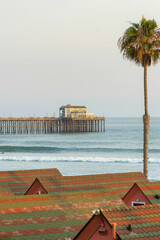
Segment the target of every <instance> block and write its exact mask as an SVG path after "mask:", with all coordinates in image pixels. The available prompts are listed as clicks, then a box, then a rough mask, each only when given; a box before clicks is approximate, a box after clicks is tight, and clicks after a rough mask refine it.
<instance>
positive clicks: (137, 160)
mask: <svg viewBox="0 0 160 240" xmlns="http://www.w3.org/2000/svg"><path fill="white" fill-rule="evenodd" d="M0 161H23V162H93V163H94V162H95V163H96V162H97V163H98V162H99V163H100V162H101V163H103V162H104V163H122V164H123V163H133V164H134V163H135V164H136V163H142V162H143V160H142V159H140V158H113V157H112V158H101V157H57V156H56V157H55V156H38V155H37V156H36V155H34V156H33V155H32V156H9V155H8V156H7V155H1V156H0ZM149 163H151V164H152V163H160V159H149Z"/></svg>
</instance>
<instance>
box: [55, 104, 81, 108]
mask: <svg viewBox="0 0 160 240" xmlns="http://www.w3.org/2000/svg"><path fill="white" fill-rule="evenodd" d="M60 108H86V107H85V106H72V105H69V104H68V105H66V106H62V107H60Z"/></svg>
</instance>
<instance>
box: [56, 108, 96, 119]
mask: <svg viewBox="0 0 160 240" xmlns="http://www.w3.org/2000/svg"><path fill="white" fill-rule="evenodd" d="M59 117H60V118H94V113H87V108H86V107H85V106H71V105H66V106H62V107H60V109H59Z"/></svg>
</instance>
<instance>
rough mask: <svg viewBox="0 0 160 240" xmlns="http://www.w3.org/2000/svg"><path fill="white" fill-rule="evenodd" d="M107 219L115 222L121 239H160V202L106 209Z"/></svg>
mask: <svg viewBox="0 0 160 240" xmlns="http://www.w3.org/2000/svg"><path fill="white" fill-rule="evenodd" d="M104 215H105V217H106V218H107V220H108V221H109V222H110V223H111V222H115V223H116V224H117V226H116V232H117V233H118V235H119V236H120V238H121V239H125V240H129V239H134V240H138V239H139V240H151V239H157V240H158V239H160V204H159V205H146V206H137V207H126V206H125V207H118V208H113V209H111V208H110V209H105V211H104Z"/></svg>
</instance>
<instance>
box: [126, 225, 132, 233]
mask: <svg viewBox="0 0 160 240" xmlns="http://www.w3.org/2000/svg"><path fill="white" fill-rule="evenodd" d="M127 229H128V231H130V232H132V224H131V223H130V224H128V226H127Z"/></svg>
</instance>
